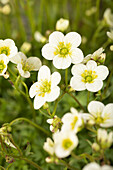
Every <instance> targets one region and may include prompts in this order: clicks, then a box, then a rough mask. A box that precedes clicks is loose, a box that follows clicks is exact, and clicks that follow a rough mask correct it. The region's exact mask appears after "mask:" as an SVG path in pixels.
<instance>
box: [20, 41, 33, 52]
mask: <svg viewBox="0 0 113 170" xmlns="http://www.w3.org/2000/svg"><path fill="white" fill-rule="evenodd" d="M20 49H21V51H22V52H24V53H27V52H28V51H29V50H30V49H31V43H29V42H24V43H23V44H22V46H21V48H20Z"/></svg>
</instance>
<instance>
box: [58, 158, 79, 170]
mask: <svg viewBox="0 0 113 170" xmlns="http://www.w3.org/2000/svg"><path fill="white" fill-rule="evenodd" d="M60 163H61V164H63V165H65V166H66V167H67V168H68V169H71V170H78V169H77V168H75V167H72V166H70V165H69V164H68V163H67V162H65V161H64V160H60Z"/></svg>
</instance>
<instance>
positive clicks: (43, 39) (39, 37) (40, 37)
mask: <svg viewBox="0 0 113 170" xmlns="http://www.w3.org/2000/svg"><path fill="white" fill-rule="evenodd" d="M34 38H35V40H36V41H37V42H41V43H45V42H46V41H47V39H46V37H44V36H43V35H42V34H41V33H40V32H39V31H36V32H35V33H34Z"/></svg>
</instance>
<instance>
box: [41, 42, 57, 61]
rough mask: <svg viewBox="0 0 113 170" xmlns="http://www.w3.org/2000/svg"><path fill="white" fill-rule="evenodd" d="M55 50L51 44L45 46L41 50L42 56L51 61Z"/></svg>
mask: <svg viewBox="0 0 113 170" xmlns="http://www.w3.org/2000/svg"><path fill="white" fill-rule="evenodd" d="M54 52H55V48H54V46H53V45H52V44H50V43H48V44H45V45H44V46H43V48H42V56H43V57H44V58H45V59H47V60H53V58H54V56H55V55H54Z"/></svg>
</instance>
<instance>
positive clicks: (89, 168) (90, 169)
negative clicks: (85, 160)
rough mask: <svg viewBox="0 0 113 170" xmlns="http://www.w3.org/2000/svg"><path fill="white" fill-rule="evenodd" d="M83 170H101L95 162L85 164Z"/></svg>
mask: <svg viewBox="0 0 113 170" xmlns="http://www.w3.org/2000/svg"><path fill="white" fill-rule="evenodd" d="M83 170H101V168H100V166H99V165H98V164H97V163H96V162H92V163H89V164H87V165H86V166H85V167H84V168H83Z"/></svg>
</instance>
